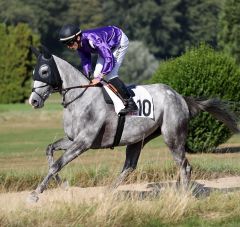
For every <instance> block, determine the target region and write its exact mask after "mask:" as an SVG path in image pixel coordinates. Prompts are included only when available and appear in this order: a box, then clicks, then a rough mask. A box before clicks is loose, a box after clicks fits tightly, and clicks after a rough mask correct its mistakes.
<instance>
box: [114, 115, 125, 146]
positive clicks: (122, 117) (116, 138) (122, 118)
mask: <svg viewBox="0 0 240 227" xmlns="http://www.w3.org/2000/svg"><path fill="white" fill-rule="evenodd" d="M125 119H126V115H125V114H124V115H123V114H119V115H118V124H117V130H116V134H115V136H114V141H113V144H112V146H111V147H110V148H111V149H114V147H115V146H118V145H119V143H120V140H121V138H122V133H123V129H124V124H125Z"/></svg>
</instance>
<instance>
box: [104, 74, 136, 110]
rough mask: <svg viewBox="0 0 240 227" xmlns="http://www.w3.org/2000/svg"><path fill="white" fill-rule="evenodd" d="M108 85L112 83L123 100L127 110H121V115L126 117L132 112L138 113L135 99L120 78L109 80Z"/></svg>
mask: <svg viewBox="0 0 240 227" xmlns="http://www.w3.org/2000/svg"><path fill="white" fill-rule="evenodd" d="M108 83H110V84H111V85H113V86H114V87H115V88H116V89H117V91H118V94H119V95H120V96H121V98H122V100H123V103H124V106H125V108H124V109H122V110H120V112H119V113H120V114H123V115H125V114H128V113H130V112H136V111H137V110H138V107H137V105H136V104H135V102H134V101H133V98H132V97H131V94H130V92H129V91H128V89H127V87H126V85H125V84H124V83H123V82H122V81H121V80H120V79H119V78H118V77H115V78H113V79H111V80H109V81H108Z"/></svg>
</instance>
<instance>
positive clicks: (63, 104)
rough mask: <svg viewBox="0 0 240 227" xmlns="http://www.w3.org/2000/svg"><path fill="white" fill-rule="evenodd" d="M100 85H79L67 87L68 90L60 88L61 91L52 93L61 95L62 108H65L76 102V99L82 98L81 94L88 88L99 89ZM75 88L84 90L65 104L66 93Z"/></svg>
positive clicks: (57, 90)
mask: <svg viewBox="0 0 240 227" xmlns="http://www.w3.org/2000/svg"><path fill="white" fill-rule="evenodd" d="M100 86H101V85H91V84H86V85H79V86H74V87H68V88H62V89H56V90H54V92H60V93H62V95H63V101H62V106H63V107H64V108H67V107H68V105H70V104H71V103H73V102H74V101H76V100H77V99H79V98H80V97H82V96H83V94H84V93H85V91H86V90H87V89H88V88H89V87H100ZM76 88H85V89H84V90H83V92H82V93H80V94H79V95H78V96H76V97H75V98H74V99H73V100H71V101H69V102H67V103H66V100H65V96H66V94H67V93H68V91H70V90H72V89H76Z"/></svg>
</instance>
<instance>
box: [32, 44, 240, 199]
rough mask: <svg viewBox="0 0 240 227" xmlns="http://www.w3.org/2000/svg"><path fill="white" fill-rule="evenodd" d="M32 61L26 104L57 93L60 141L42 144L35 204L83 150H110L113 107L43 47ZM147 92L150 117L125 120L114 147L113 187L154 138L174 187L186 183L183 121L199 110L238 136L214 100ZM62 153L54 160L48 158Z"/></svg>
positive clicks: (163, 89)
mask: <svg viewBox="0 0 240 227" xmlns="http://www.w3.org/2000/svg"><path fill="white" fill-rule="evenodd" d="M32 51H33V52H34V54H35V55H36V57H37V59H38V60H37V64H36V67H35V69H34V75H33V80H34V84H33V90H32V93H31V96H30V98H29V103H30V104H31V105H32V106H33V107H34V108H42V107H43V106H44V102H45V100H46V99H47V98H48V96H49V95H50V94H51V93H53V92H55V91H58V92H60V94H61V95H62V97H63V105H64V110H63V111H64V115H63V123H64V131H65V134H66V137H64V138H62V139H59V140H58V141H56V142H54V143H52V144H50V145H48V147H47V149H46V155H47V157H48V162H49V171H48V174H47V175H46V177H45V178H44V179H43V181H42V182H41V183H40V184H39V185H38V187H37V188H36V190H35V191H33V192H32V193H31V195H30V198H31V199H32V200H34V201H37V200H38V195H39V193H42V192H43V191H44V190H45V189H46V187H47V184H48V182H49V180H50V179H51V178H53V177H54V178H55V179H56V180H57V181H58V182H59V183H61V178H60V177H59V176H58V172H59V171H60V170H61V169H62V168H63V167H64V166H65V165H66V164H68V163H69V162H71V161H72V160H73V159H75V158H76V157H78V156H79V155H81V154H82V153H83V152H85V151H87V150H89V149H101V148H110V147H111V146H112V144H113V141H114V136H115V133H116V130H117V124H118V115H117V114H116V112H115V111H114V107H113V105H109V104H106V102H105V100H104V97H103V93H102V88H99V87H89V86H88V85H89V80H88V79H87V78H86V77H85V76H84V75H83V74H82V73H81V72H80V71H78V70H77V69H76V68H75V67H73V66H72V65H71V64H69V63H68V62H66V61H64V60H63V59H61V58H59V57H57V56H55V55H52V54H51V53H50V52H49V51H48V50H47V49H46V48H43V50H42V51H39V50H37V49H36V48H33V47H32ZM144 87H145V88H146V89H147V91H148V92H149V93H150V94H151V96H152V99H153V104H154V116H155V119H154V120H153V119H150V118H139V117H134V116H128V115H127V116H126V120H125V125H124V130H123V133H122V137H121V140H120V143H119V146H125V145H126V146H127V147H126V160H125V163H124V166H123V169H122V172H121V173H120V175H119V176H118V178H117V179H116V181H115V182H114V183H113V185H112V186H113V187H117V186H118V185H119V184H121V183H122V182H123V180H124V179H125V178H126V177H127V176H128V175H129V173H131V172H132V171H133V170H134V169H135V168H136V166H137V162H138V159H139V155H140V152H141V149H142V147H143V146H144V145H145V144H146V143H148V142H149V141H150V140H152V139H153V138H156V137H158V136H159V135H162V136H163V139H164V141H165V143H166V145H167V146H168V148H169V149H170V151H171V153H172V155H173V158H174V160H175V162H176V164H177V165H178V167H179V168H180V172H179V173H180V174H179V176H180V177H179V183H180V184H183V185H188V184H189V182H190V177H191V169H192V168H191V166H190V164H189V162H188V160H187V158H186V156H185V151H186V139H187V129H188V122H189V120H190V118H191V117H194V116H195V115H196V114H197V113H199V112H201V111H206V112H209V113H210V114H212V115H213V116H214V117H215V118H217V119H218V120H220V121H222V122H223V123H224V124H225V125H226V126H227V127H228V128H229V129H230V130H232V131H233V132H234V133H236V132H239V129H238V127H237V122H236V118H235V116H234V114H233V113H231V112H229V111H228V110H227V109H226V108H225V106H224V104H223V103H222V102H221V101H220V100H218V99H204V100H197V99H194V98H191V97H183V96H181V95H180V94H178V93H177V92H176V91H174V90H173V89H172V88H170V87H169V86H167V85H164V84H152V85H144ZM57 150H64V153H63V155H62V156H61V157H60V158H58V159H57V160H56V161H54V158H53V154H54V152H55V151H57Z"/></svg>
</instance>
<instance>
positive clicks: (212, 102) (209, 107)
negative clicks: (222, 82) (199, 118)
mask: <svg viewBox="0 0 240 227" xmlns="http://www.w3.org/2000/svg"><path fill="white" fill-rule="evenodd" d="M184 99H185V101H186V103H187V105H188V109H189V112H190V116H191V117H194V116H195V115H196V114H198V113H199V112H201V111H206V112H208V113H210V114H211V115H212V116H214V117H215V118H216V119H218V120H219V121H221V122H223V123H224V124H225V125H226V126H227V127H228V128H229V129H230V130H231V131H232V132H234V133H239V132H240V129H239V128H238V125H237V117H236V115H235V114H234V113H233V112H231V111H230V110H229V109H228V107H227V105H226V104H225V103H223V102H222V101H221V100H219V99H216V98H212V99H200V98H192V97H184Z"/></svg>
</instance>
